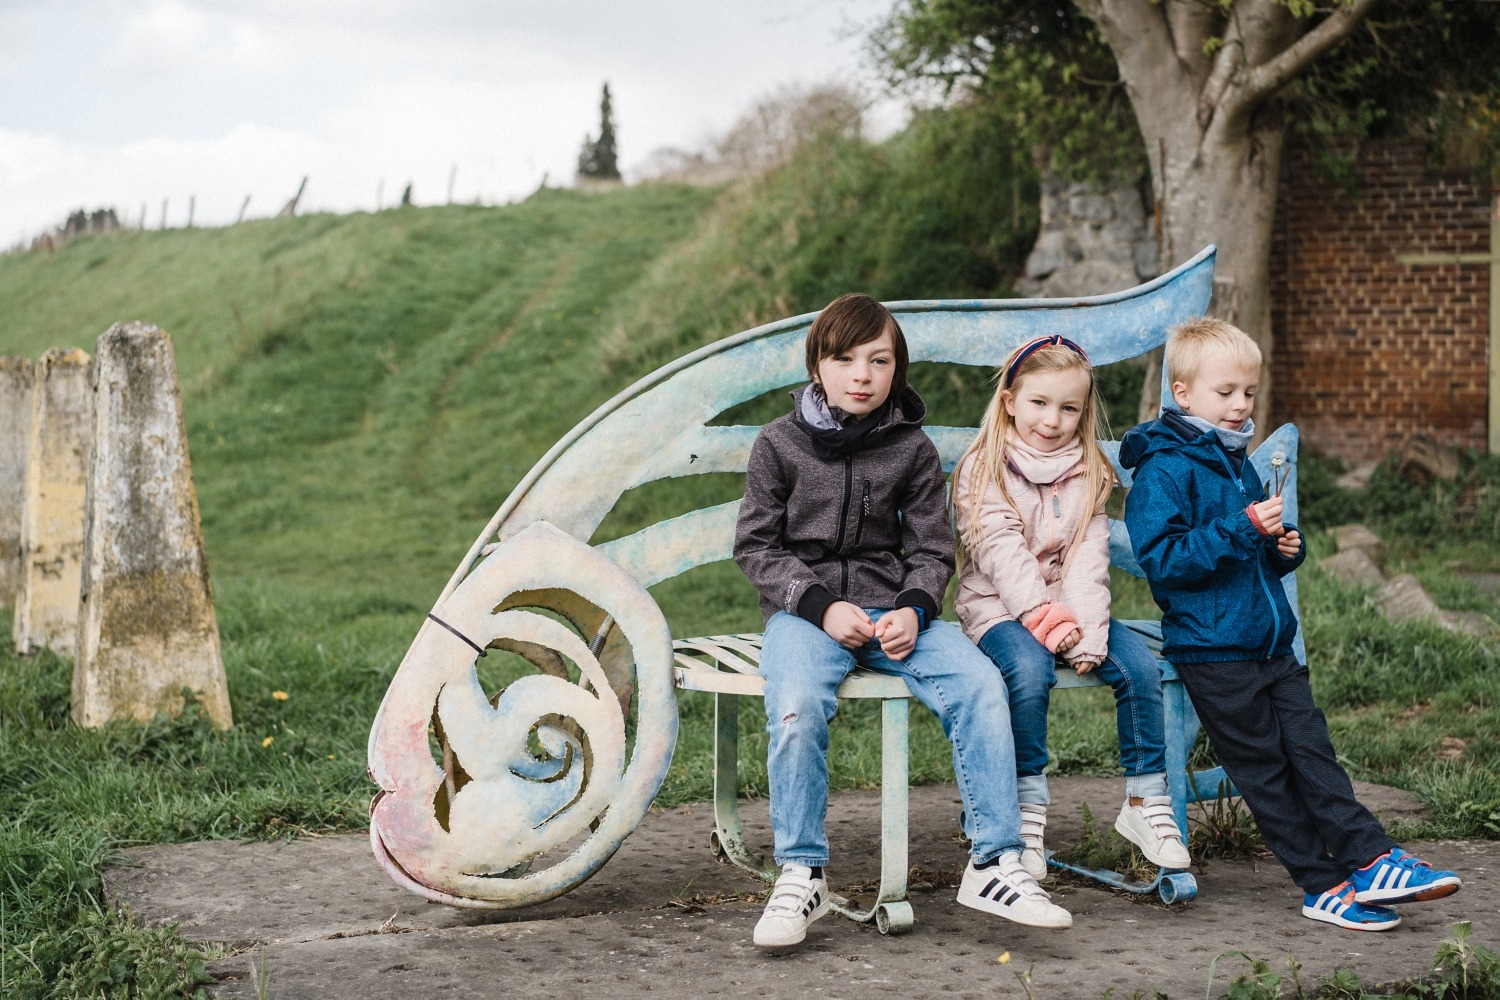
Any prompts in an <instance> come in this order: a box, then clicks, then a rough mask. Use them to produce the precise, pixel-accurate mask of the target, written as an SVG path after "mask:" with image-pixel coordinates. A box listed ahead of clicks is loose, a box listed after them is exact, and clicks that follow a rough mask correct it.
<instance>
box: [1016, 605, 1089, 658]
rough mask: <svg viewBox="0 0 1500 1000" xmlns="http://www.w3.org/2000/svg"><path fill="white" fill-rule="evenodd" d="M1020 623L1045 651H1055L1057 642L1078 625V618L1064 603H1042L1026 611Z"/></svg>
mask: <svg viewBox="0 0 1500 1000" xmlns="http://www.w3.org/2000/svg"><path fill="white" fill-rule="evenodd" d="M1021 624H1022V625H1024V626H1025V627H1026V631H1028V632H1030V633H1031V634H1032V636H1034V637H1035V638H1036V641H1037V642H1039V643H1041V644H1042V645H1043V646H1046V647H1047V652H1049V653H1056V652H1057V646H1058V644H1059V643H1061V642H1062V641H1063V640H1064V639H1066V638H1067V637H1068V634H1069V633H1070V632H1072V631H1073V630H1074V629H1076V628H1077V627H1078V618H1077V617H1076V616H1075V615H1074V614H1073V612H1071V611H1069V610H1068V609H1067V607H1066V606H1065V605H1062V604H1043V605H1041V606H1039V607H1037V608H1035V609H1033V610H1032V611H1030V612H1028V613H1027V614H1026V617H1024V618H1022V619H1021Z"/></svg>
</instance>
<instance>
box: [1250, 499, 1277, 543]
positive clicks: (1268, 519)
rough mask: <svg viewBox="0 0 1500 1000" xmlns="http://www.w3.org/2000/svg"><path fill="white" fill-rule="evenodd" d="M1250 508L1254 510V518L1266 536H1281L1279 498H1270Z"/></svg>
mask: <svg viewBox="0 0 1500 1000" xmlns="http://www.w3.org/2000/svg"><path fill="white" fill-rule="evenodd" d="M1250 506H1252V507H1253V508H1255V516H1256V517H1257V518H1258V519H1259V520H1260V526H1261V528H1262V529H1263V530H1264V531H1265V532H1266V534H1268V535H1279V534H1281V508H1282V499H1281V497H1272V498H1271V499H1269V500H1262V501H1261V502H1260V503H1257V504H1251V505H1250Z"/></svg>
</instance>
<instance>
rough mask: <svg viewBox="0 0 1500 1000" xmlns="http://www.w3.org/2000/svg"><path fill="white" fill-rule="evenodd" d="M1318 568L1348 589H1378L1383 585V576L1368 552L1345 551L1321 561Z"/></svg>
mask: <svg viewBox="0 0 1500 1000" xmlns="http://www.w3.org/2000/svg"><path fill="white" fill-rule="evenodd" d="M1318 567H1319V568H1320V569H1321V570H1322V571H1323V572H1325V573H1327V574H1328V575H1329V576H1331V577H1333V578H1334V579H1335V580H1338V581H1339V582H1340V583H1342V584H1344V585H1345V586H1348V587H1369V588H1370V589H1371V590H1375V589H1378V588H1379V587H1380V586H1381V585H1382V584H1384V583H1385V574H1384V573H1382V572H1381V571H1380V567H1379V566H1378V565H1376V563H1375V560H1374V559H1372V558H1371V557H1370V553H1369V551H1368V550H1366V549H1363V548H1358V549H1345V550H1343V551H1341V552H1335V553H1334V554H1333V555H1331V556H1328V557H1327V558H1325V559H1323V560H1321V561H1320V562H1319V563H1318Z"/></svg>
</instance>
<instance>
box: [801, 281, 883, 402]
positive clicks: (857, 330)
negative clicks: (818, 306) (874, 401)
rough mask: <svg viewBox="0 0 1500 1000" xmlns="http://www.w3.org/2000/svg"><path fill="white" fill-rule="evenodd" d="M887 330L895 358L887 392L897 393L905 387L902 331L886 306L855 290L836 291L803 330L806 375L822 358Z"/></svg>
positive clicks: (813, 370) (841, 352)
mask: <svg viewBox="0 0 1500 1000" xmlns="http://www.w3.org/2000/svg"><path fill="white" fill-rule="evenodd" d="M887 330H889V331H890V333H891V347H892V349H893V351H894V353H895V362H896V368H895V371H893V372H892V373H891V396H893V397H894V396H896V395H898V394H899V393H900V392H901V390H902V389H904V388H906V365H907V352H906V334H905V333H903V332H902V331H901V324H900V323H897V322H896V317H894V316H892V315H891V311H890V310H889V309H887V308H886V307H885V306H883V305H881V304H880V303H879V302H877V301H875V300H874V299H872V298H870V297H869V296H868V295H860V294H858V293H857V292H856V293H851V294H849V295H840V296H839V297H838V298H836V299H834V300H833V301H832V302H830V303H828V305H826V306H824V307H823V310H822V311H821V312H819V313H818V317H817V319H815V320H813V325H812V329H811V330H809V331H807V377H808V378H813V377H814V376H816V375H817V373H818V362H820V361H822V360H823V359H824V358H836V357H838V356H839V355H840V354H844V353H845V352H847V351H850V350H853V349H854V348H856V347H858V346H859V345H860V344H868V343H869V342H870V341H872V340H877V339H879V337H880V335H881V334H882V333H885V332H886V331H887Z"/></svg>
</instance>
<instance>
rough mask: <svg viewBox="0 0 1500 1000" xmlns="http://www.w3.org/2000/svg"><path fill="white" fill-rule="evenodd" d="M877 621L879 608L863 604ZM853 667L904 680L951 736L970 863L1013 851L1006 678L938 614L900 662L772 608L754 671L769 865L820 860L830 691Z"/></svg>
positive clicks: (1015, 808)
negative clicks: (772, 851)
mask: <svg viewBox="0 0 1500 1000" xmlns="http://www.w3.org/2000/svg"><path fill="white" fill-rule="evenodd" d="M867 613H868V614H869V616H870V618H871V619H872V620H874V621H879V620H880V618H881V616H882V615H884V614H885V611H881V610H871V609H867ZM855 666H864V667H868V668H869V669H871V670H876V671H879V672H880V673H883V674H893V675H895V676H898V677H902V678H905V680H906V684H907V686H908V687H909V688H911V692H912V694H913V695H915V696H916V697H917V699H918V700H920V701H921V702H922V704H924V705H926V706H927V707H928V708H929V709H931V710H932V712H933V714H934V715H936V716H937V717H938V719H939V720H940V721H941V722H942V724H943V732H944V733H945V734H946V735H947V737H948V739H949V741H950V742H951V743H952V744H953V772H954V775H955V776H956V778H957V781H958V791H959V795H960V796H962V798H963V804H964V814H965V821H964V822H965V827H966V829H965V832H966V833H967V834H968V835H969V840H970V843H971V847H970V853H971V854H972V856H973V858H974V861H975V863H982V862H985V861H988V860H990V859H991V858H993V857H997V856H998V855H1000V854H1002V853H1004V852H1006V851H1020V850H1021V848H1022V844H1021V815H1020V805H1019V804H1018V803H1017V801H1016V764H1015V758H1014V756H1013V749H1014V743H1013V740H1012V738H1011V734H1010V712H1009V709H1008V708H1007V706H1006V701H1005V684H1004V683H1003V682H1002V681H1001V679H1000V677H999V676H998V675H997V674H996V673H995V669H994V667H992V666H991V665H990V663H989V661H988V660H986V659H985V658H984V656H983V655H981V654H980V652H979V650H977V649H975V648H974V644H973V643H971V642H970V641H969V640H968V638H967V637H965V636H964V634H963V632H961V631H960V630H959V629H958V627H957V626H956V625H953V624H951V623H949V622H945V621H936V622H933V623H932V624H931V625H929V626H928V627H927V628H925V629H923V630H922V632H921V633H920V634H919V635H918V636H917V645H916V648H915V649H913V650H912V651H911V653H910V654H909V655H908V656H907V657H906V659H905V660H893V659H891V658H890V657H888V656H886V655H885V653H884V652H883V651H882V650H881V649H880V645H879V641H878V640H871V642H870V643H869V644H867V645H866V646H864V647H862V648H860V649H858V650H849V649H845V648H844V647H843V646H841V645H839V644H838V643H837V642H835V641H834V640H833V639H832V638H831V637H830V636H829V635H828V633H826V632H824V631H823V630H822V629H820V628H818V627H817V626H816V625H814V624H812V623H811V622H809V621H807V620H806V619H803V618H798V617H797V616H796V615H790V614H787V613H786V612H785V611H778V612H777V613H776V614H774V615H772V616H771V620H770V621H769V622H767V623H766V635H765V643H764V646H763V647H762V649H761V657H760V672H761V676H762V677H764V678H765V680H766V693H765V699H766V731H767V732H768V733H769V734H770V737H771V739H770V746H769V748H768V749H767V752H766V770H767V772H768V774H769V777H770V785H771V829H772V831H773V832H774V834H775V837H776V863H777V864H782V865H784V864H799V865H812V866H816V865H826V864H827V863H828V837H827V835H826V833H825V832H824V829H823V819H824V816H825V814H826V813H827V811H828V722H829V720H831V719H832V718H833V714H834V712H835V711H837V709H838V697H837V695H836V692H837V690H838V686H839V684H840V683H842V682H843V680H844V677H845V676H846V675H847V674H848V673H849V672H850V671H851V670H853V669H854V668H855Z"/></svg>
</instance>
